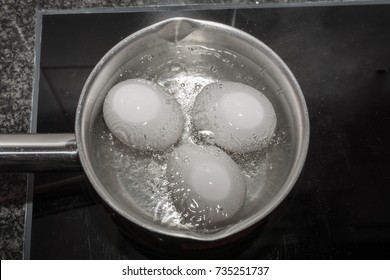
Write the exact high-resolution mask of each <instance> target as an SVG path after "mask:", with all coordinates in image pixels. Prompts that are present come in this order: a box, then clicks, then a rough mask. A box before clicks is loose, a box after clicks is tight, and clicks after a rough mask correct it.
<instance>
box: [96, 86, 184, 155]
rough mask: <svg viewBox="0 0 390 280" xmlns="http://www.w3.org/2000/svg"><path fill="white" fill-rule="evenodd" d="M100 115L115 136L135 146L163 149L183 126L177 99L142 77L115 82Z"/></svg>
mask: <svg viewBox="0 0 390 280" xmlns="http://www.w3.org/2000/svg"><path fill="white" fill-rule="evenodd" d="M103 117H104V120H105V122H106V124H107V126H108V128H109V129H110V131H111V132H112V133H113V134H114V135H115V136H116V137H117V138H118V139H120V140H121V141H122V142H123V143H125V144H126V145H128V146H130V147H133V148H135V149H139V150H164V149H166V148H167V147H168V146H170V145H172V144H174V143H175V142H176V141H177V140H178V139H179V137H180V135H181V132H182V130H183V128H184V116H183V113H182V111H181V109H180V105H179V103H178V102H177V101H176V100H175V99H174V98H173V97H172V96H170V95H169V94H168V93H166V92H165V91H164V90H163V89H162V88H161V87H160V86H159V85H157V84H155V83H153V82H150V81H146V80H142V79H130V80H125V81H123V82H120V83H118V84H116V85H115V86H114V87H113V88H112V89H111V90H110V91H109V92H108V94H107V96H106V98H105V100H104V105H103Z"/></svg>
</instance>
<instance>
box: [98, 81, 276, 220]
mask: <svg viewBox="0 0 390 280" xmlns="http://www.w3.org/2000/svg"><path fill="white" fill-rule="evenodd" d="M103 117H104V120H105V122H106V124H107V126H108V128H109V129H110V131H111V132H112V133H113V135H115V136H116V137H117V138H118V139H120V140H121V141H122V142H123V143H125V144H126V145H128V146H130V147H132V148H135V149H138V150H147V151H163V150H165V149H167V148H168V147H171V146H172V145H173V144H175V143H176V142H178V139H179V138H180V137H181V135H182V132H183V129H184V122H185V120H184V116H183V113H182V111H181V108H180V105H179V103H178V102H177V101H176V100H175V98H174V97H173V96H172V95H170V94H168V93H167V92H165V91H164V89H163V88H162V87H160V86H159V85H157V84H155V83H153V82H151V81H146V80H142V79H130V80H125V81H122V82H120V83H118V84H116V85H115V86H114V87H113V88H112V89H111V90H110V91H109V92H108V94H107V96H106V98H105V100H104V105H103ZM192 117H193V125H194V127H195V129H196V130H207V131H211V132H213V133H214V138H215V139H214V141H215V144H216V145H218V146H219V147H221V148H222V149H225V150H227V151H230V152H236V153H246V152H252V151H255V150H258V149H261V148H263V147H264V146H265V145H267V144H268V142H269V140H270V139H271V138H272V136H273V134H274V131H275V128H276V122H277V120H276V113H275V110H274V108H273V106H272V104H271V102H270V101H269V100H268V99H267V97H265V95H264V94H262V93H261V92H259V91H257V90H256V89H254V88H252V87H250V86H247V85H244V84H240V83H234V82H219V83H213V84H209V85H207V86H205V87H204V88H203V90H202V91H201V92H200V93H199V94H198V96H197V97H196V99H195V103H194V106H193V115H192ZM190 142H191V141H188V143H180V144H181V145H179V146H178V147H176V148H174V149H173V152H171V153H170V154H169V155H168V161H167V169H166V174H167V177H168V181H169V183H170V185H169V186H170V192H171V195H172V200H173V203H174V205H175V207H176V209H177V210H178V211H179V212H180V213H181V215H182V217H183V219H184V220H185V221H186V222H188V223H190V224H193V225H196V226H199V227H209V226H216V225H218V224H220V223H222V222H224V221H227V220H229V219H231V218H232V217H234V216H235V215H236V214H237V213H238V212H239V210H240V209H241V207H242V206H243V205H244V202H245V197H246V183H245V179H244V177H243V175H242V172H241V170H240V168H239V167H238V166H237V165H236V163H235V162H234V161H233V160H232V159H231V157H230V156H229V155H228V154H226V153H225V152H224V151H223V150H221V149H220V148H218V147H215V146H200V145H196V144H193V143H190Z"/></svg>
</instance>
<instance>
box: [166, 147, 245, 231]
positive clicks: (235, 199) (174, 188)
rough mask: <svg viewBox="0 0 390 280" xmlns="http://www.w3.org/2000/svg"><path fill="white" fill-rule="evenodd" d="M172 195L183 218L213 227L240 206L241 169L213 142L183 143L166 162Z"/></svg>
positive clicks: (241, 198) (242, 188) (241, 199)
mask: <svg viewBox="0 0 390 280" xmlns="http://www.w3.org/2000/svg"><path fill="white" fill-rule="evenodd" d="M166 172H167V176H168V180H169V182H170V190H171V193H172V198H173V201H174V204H175V206H176V208H177V210H178V211H179V212H180V213H181V215H182V217H183V218H184V220H185V221H186V222H188V223H190V224H192V225H196V226H198V227H209V228H212V227H214V226H216V225H218V224H221V223H222V222H226V221H227V220H229V219H230V218H232V217H233V216H234V215H235V214H237V212H238V211H239V210H240V208H241V207H242V206H243V204H244V201H245V197H246V184H245V180H244V177H243V175H242V174H241V170H240V169H239V167H238V166H237V165H236V164H235V162H234V161H233V160H232V159H231V158H230V157H229V156H228V155H227V154H226V153H225V152H223V151H222V150H221V149H219V148H217V147H215V146H198V145H194V144H186V145H182V146H180V147H178V148H176V149H174V151H173V153H172V154H171V155H170V158H169V160H168V164H167V171H166Z"/></svg>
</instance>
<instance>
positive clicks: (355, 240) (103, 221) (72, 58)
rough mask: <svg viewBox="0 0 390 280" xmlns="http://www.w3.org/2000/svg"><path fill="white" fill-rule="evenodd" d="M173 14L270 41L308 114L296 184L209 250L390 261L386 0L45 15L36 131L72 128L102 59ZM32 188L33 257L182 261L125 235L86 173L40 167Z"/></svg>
mask: <svg viewBox="0 0 390 280" xmlns="http://www.w3.org/2000/svg"><path fill="white" fill-rule="evenodd" d="M174 16H186V17H193V18H199V19H207V20H212V21H216V22H221V23H224V24H228V25H233V26H235V27H236V28H238V29H242V30H244V31H246V32H247V33H249V34H251V35H253V36H255V37H257V38H258V39H260V40H261V41H263V42H264V43H266V44H267V45H268V46H270V47H271V48H272V49H273V50H274V51H275V52H276V53H277V54H278V55H279V56H280V57H281V58H282V59H283V60H284V61H285V62H286V63H287V65H288V66H289V67H290V68H291V70H292V72H293V73H294V75H295V76H296V78H297V80H298V82H299V84H300V85H301V88H302V91H303V94H304V96H305V99H306V102H307V107H308V110H309V116H310V125H311V132H310V146H309V151H308V155H307V160H306V163H305V166H304V169H303V171H302V174H301V176H300V177H299V180H298V181H297V183H296V185H295V187H294V188H293V190H292V192H291V193H290V194H289V196H288V197H287V198H286V199H285V200H284V201H283V203H282V204H281V205H280V206H279V207H278V208H277V209H276V210H275V211H274V212H273V213H272V214H271V215H270V216H269V218H268V220H267V221H266V223H265V224H263V225H261V227H260V228H259V229H257V230H256V231H254V233H252V235H251V240H250V241H248V242H246V243H245V246H244V245H242V247H241V248H239V250H233V251H228V252H227V253H226V252H224V254H223V255H219V256H218V255H209V258H213V257H217V258H228V259H383V258H385V259H389V258H390V5H372V6H334V7H289V8H255V7H251V6H247V7H246V8H239V9H234V8H232V7H230V8H229V7H225V8H221V9H218V6H212V9H211V8H210V7H207V6H206V7H187V8H185V7H165V8H164V7H163V8H157V9H156V8H150V9H149V8H146V9H129V10H123V9H122V10H109V11H104V10H99V11H97V10H92V11H80V12H78V11H72V12H50V11H46V12H41V13H40V14H39V17H38V26H39V27H40V28H38V29H41V30H39V32H38V36H37V38H38V39H39V38H41V44H40V53H39V56H38V57H39V58H40V59H39V61H38V62H39V63H37V67H39V68H37V69H38V71H37V73H39V75H37V77H36V78H37V79H38V78H39V86H38V87H37V91H36V92H35V97H36V98H37V100H35V102H36V101H38V102H37V103H35V104H37V106H38V107H37V109H38V111H37V112H38V113H37V118H36V120H35V124H36V128H37V132H45V133H46V132H53V133H54V132H73V131H74V121H75V113H76V105H77V102H78V98H79V96H80V92H81V89H82V87H83V84H84V82H85V80H86V79H87V77H88V75H89V73H90V72H91V70H92V69H93V67H94V66H95V64H96V63H97V62H98V60H99V59H100V58H101V57H102V56H103V55H104V54H105V53H106V52H107V51H108V50H109V49H110V48H111V47H113V46H114V45H115V44H116V43H117V42H119V41H120V40H121V39H123V38H125V37H126V36H128V35H130V34H132V33H133V32H135V31H137V30H139V29H141V28H143V27H146V26H148V25H150V24H152V23H155V22H157V21H160V20H162V19H166V18H170V17H174ZM29 188H30V190H33V191H34V196H33V209H32V210H33V211H32V213H28V214H29V215H30V217H31V215H32V220H31V221H32V223H31V224H32V226H31V244H30V258H31V259H147V258H161V259H163V258H168V257H175V256H174V255H173V256H172V255H169V254H165V253H164V251H161V250H160V251H159V250H157V248H156V250H154V249H153V247H149V248H146V247H144V246H143V245H142V244H145V243H147V242H142V240H141V242H138V241H139V240H138V241H135V240H133V239H132V238H129V236H128V235H127V234H126V233H125V232H124V231H123V229H122V228H121V227H120V226H118V223H117V222H115V221H114V219H113V218H112V214H111V213H110V211H108V210H107V208H106V207H105V206H104V205H103V204H102V202H101V200H100V199H99V198H98V196H97V195H96V193H95V192H94V190H93V189H92V187H91V185H90V184H89V182H88V179H87V178H86V177H85V176H84V174H83V173H82V172H75V173H71V172H52V173H37V174H35V178H34V180H33V183H32V184H30V185H29ZM240 246H241V244H240V243H237V247H240ZM184 253H185V252H184ZM183 256H184V258H193V257H194V256H192V255H191V254H190V253H189V254H188V255H186V254H184V255H183V254H182V255H180V258H183ZM195 257H196V256H195ZM206 258H207V255H206Z"/></svg>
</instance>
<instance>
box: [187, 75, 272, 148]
mask: <svg viewBox="0 0 390 280" xmlns="http://www.w3.org/2000/svg"><path fill="white" fill-rule="evenodd" d="M193 119H194V125H195V127H196V129H198V130H209V131H212V132H213V133H214V141H215V143H216V144H217V145H218V146H220V147H222V148H224V149H226V150H229V151H232V152H238V153H245V152H252V151H256V150H259V149H261V148H263V147H264V146H266V145H267V144H268V143H269V140H270V139H271V138H272V136H273V134H274V132H275V128H276V113H275V109H274V107H273V106H272V104H271V102H270V101H269V100H268V99H267V97H266V96H265V95H264V94H263V93H261V92H259V91H258V90H256V89H254V88H252V87H250V86H248V85H244V84H241V83H235V82H219V83H212V84H209V85H207V86H205V87H204V88H203V90H202V91H201V92H200V93H199V94H198V96H197V97H196V99H195V103H194V108H193Z"/></svg>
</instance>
